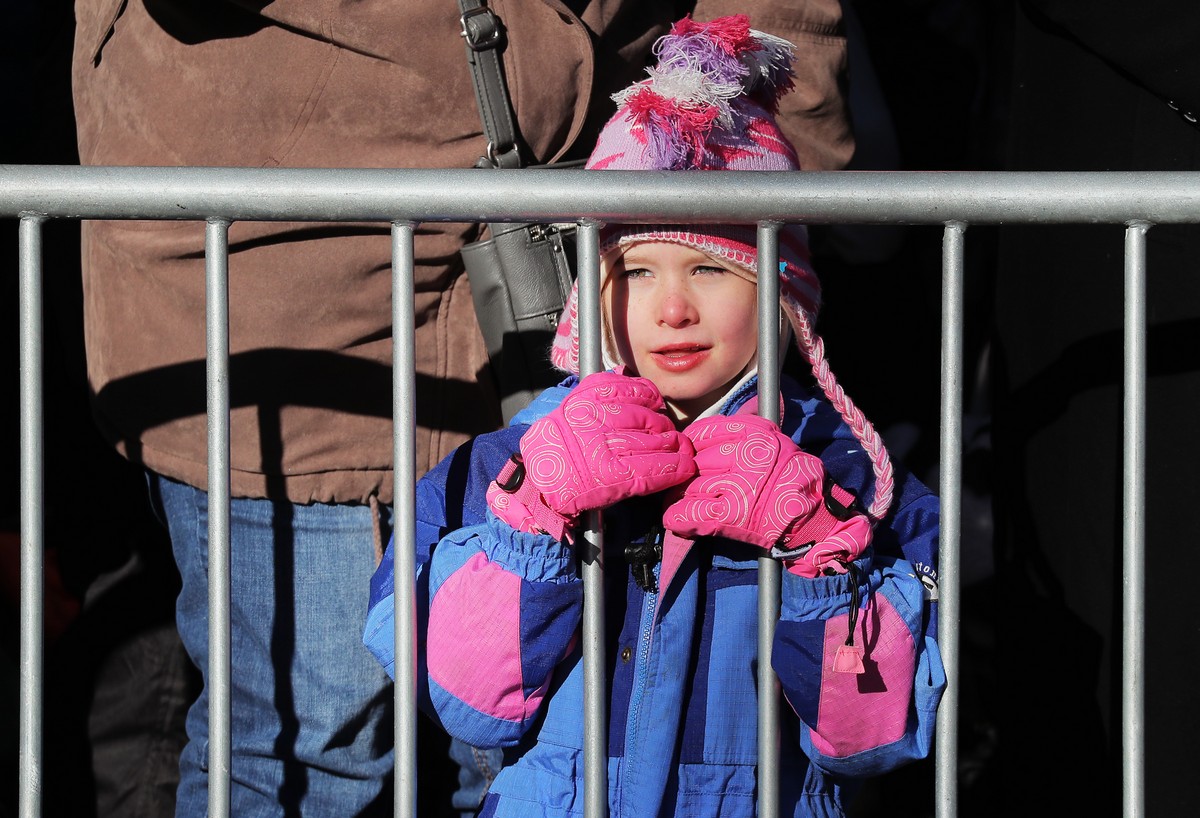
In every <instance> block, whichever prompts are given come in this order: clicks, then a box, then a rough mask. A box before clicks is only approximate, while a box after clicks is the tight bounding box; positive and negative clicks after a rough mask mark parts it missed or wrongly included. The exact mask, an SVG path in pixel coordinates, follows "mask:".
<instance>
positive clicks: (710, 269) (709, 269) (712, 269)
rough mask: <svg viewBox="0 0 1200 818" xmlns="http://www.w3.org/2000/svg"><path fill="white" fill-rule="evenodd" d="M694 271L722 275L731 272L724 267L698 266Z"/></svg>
mask: <svg viewBox="0 0 1200 818" xmlns="http://www.w3.org/2000/svg"><path fill="white" fill-rule="evenodd" d="M694 272H697V273H700V274H702V275H720V274H721V273H727V272H729V271H728V270H726V269H725V268H724V267H697V268H696V269H695V271H694Z"/></svg>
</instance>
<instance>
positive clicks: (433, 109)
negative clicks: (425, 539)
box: [73, 0, 853, 503]
mask: <svg viewBox="0 0 1200 818" xmlns="http://www.w3.org/2000/svg"><path fill="white" fill-rule="evenodd" d="M490 5H491V7H492V8H493V9H494V10H495V11H496V13H497V14H498V15H499V16H500V17H501V19H502V20H503V21H504V23H505V26H506V28H507V37H508V46H507V48H506V50H505V52H504V55H503V59H504V67H505V75H506V78H507V80H508V84H509V91H510V93H511V95H512V98H513V105H514V108H515V111H516V114H517V118H518V122H519V129H520V132H521V134H522V136H523V138H524V140H525V141H526V142H527V143H528V145H529V147H530V149H531V152H532V154H533V157H532V158H533V159H534V160H535V161H538V162H546V161H553V160H556V159H559V158H564V157H567V158H571V157H576V158H582V157H586V156H587V154H588V152H589V150H590V149H591V146H592V144H593V141H594V139H595V136H596V133H597V132H598V130H599V128H600V126H601V125H602V124H603V123H604V121H605V120H606V119H607V118H608V117H609V116H610V115H611V114H612V113H613V109H614V106H613V103H612V102H611V100H610V99H609V95H610V94H611V93H613V92H615V91H616V90H619V89H620V88H622V87H624V86H626V85H628V84H629V83H630V82H632V81H634V80H635V79H638V78H640V77H641V76H642V70H643V68H644V67H645V65H646V63H647V60H648V59H650V57H651V55H650V53H649V52H650V47H651V45H652V43H653V42H654V40H655V39H656V38H657V37H658V36H659V35H661V34H663V33H665V32H666V30H667V28H668V27H669V25H670V23H671V22H672V21H673V20H675V19H678V18H679V17H682V16H683V14H684V13H687V12H689V11H693V12H694V16H695V17H696V18H697V19H701V20H706V19H712V18H714V17H718V16H721V15H724V14H732V13H746V14H749V15H750V20H751V24H752V25H753V26H754V27H755V28H758V29H761V30H764V31H768V32H770V33H773V34H777V35H779V36H781V37H785V38H787V39H789V40H791V41H792V42H793V43H795V44H796V46H797V62H796V71H797V82H796V86H797V90H796V91H795V92H794V93H793V94H791V95H790V96H788V97H787V98H785V101H784V102H785V108H784V110H783V111H782V114H781V121H782V124H783V126H784V129H785V131H786V132H787V133H788V135H789V136H790V137H791V139H792V140H793V141H794V142H795V144H796V146H797V148H798V150H799V153H800V158H801V161H802V162H803V165H804V167H806V168H811V169H835V168H840V167H842V166H844V165H845V163H846V162H847V161H848V160H849V157H850V154H851V152H852V151H853V141H852V138H851V135H850V128H849V122H848V117H847V113H846V108H845V104H844V95H843V90H844V89H843V88H842V87H841V83H842V82H844V80H845V76H844V72H845V65H846V42H845V38H844V35H843V32H842V27H841V11H840V8H839V5H838V0H796V1H795V2H779V1H778V0H776V2H772V1H771V0H741V2H734V0H729V1H728V2H706V1H705V0H699V1H698V2H694V3H677V2H671V0H492V2H491V3H490ZM693 6H694V8H693ZM76 19H77V29H76V43H75V59H74V69H73V79H74V95H75V108H76V117H77V126H78V134H79V150H80V157H81V162H82V163H83V164H87V165H150V166H187V165H200V166H240V167H247V166H248V167H284V166H286V167H394V168H418V167H470V166H472V165H473V164H474V162H475V160H476V159H477V158H478V157H479V155H480V154H481V153H482V151H483V147H484V142H485V140H484V138H483V136H482V127H481V124H480V121H479V113H478V110H477V107H476V104H475V98H474V91H473V89H472V86H471V79H470V74H469V72H468V68H467V62H466V57H465V54H464V47H463V42H462V39H461V38H460V36H459V28H460V26H459V22H458V8H457V5H456V4H455V3H453V2H450V0H436V1H435V0H276V1H275V2H268V1H267V0H77V2H76ZM473 238H474V227H473V226H472V225H460V224H428V225H422V226H420V227H419V228H418V231H417V238H416V290H417V291H416V308H417V316H416V322H417V345H416V357H417V370H418V375H417V378H418V381H417V389H418V401H417V415H418V418H417V420H418V429H417V458H418V460H417V468H418V471H419V472H422V473H423V472H424V471H426V470H427V469H428V468H430V467H431V466H432V465H433V464H435V463H436V462H437V461H438V460H439V459H440V458H441V457H443V456H444V455H445V454H447V453H448V452H449V451H451V450H452V449H453V448H454V447H455V446H457V445H458V444H460V443H462V442H463V441H464V440H465V439H466V438H467V437H468V436H470V435H473V434H476V433H479V432H484V431H488V430H490V429H493V428H495V427H496V426H497V425H498V424H499V423H500V412H499V405H498V402H497V400H496V397H495V395H494V394H492V393H491V392H492V390H491V389H490V388H489V387H488V386H487V385H486V384H487V383H488V380H489V379H488V378H487V377H482V376H483V375H485V367H486V366H487V355H486V352H485V350H484V347H483V342H482V339H481V338H480V336H479V330H478V327H477V324H476V322H475V317H474V312H473V308H472V303H471V297H470V293H469V291H468V288H467V282H466V277H465V275H464V274H463V270H462V264H461V262H460V260H459V258H458V255H457V251H458V249H459V248H460V247H461V245H462V244H463V242H464V241H470V240H472V239H473ZM229 242H230V259H229V270H230V355H231V361H230V366H231V372H230V392H231V400H232V403H233V414H232V431H231V435H232V441H231V444H232V453H231V454H232V489H233V494H234V496H240V497H273V498H279V499H283V498H287V499H289V500H291V501H293V502H297V503H311V502H323V503H364V502H367V501H368V500H369V499H371V498H372V497H374V498H377V499H379V500H380V501H382V502H385V503H386V502H390V501H391V494H392V475H391V466H392V457H391V455H392V442H391V436H392V423H391V314H390V313H391V306H390V301H391V273H390V265H391V261H390V260H391V242H390V236H389V228H388V225H354V224H289V223H235V224H233V225H232V226H231V227H230V232H229ZM83 271H84V299H85V306H84V318H85V337H86V342H87V356H88V370H89V377H90V382H91V387H92V389H93V390H94V397H93V406H94V410H95V415H96V418H97V421H98V423H99V425H100V428H101V429H102V431H103V432H104V434H105V435H106V436H107V437H108V438H109V439H110V440H111V441H112V442H113V444H114V445H116V446H117V447H118V448H119V449H120V450H121V451H122V452H123V453H124V454H125V455H126V456H127V457H129V458H130V459H131V460H133V461H135V462H138V463H141V464H143V465H144V466H146V467H147V468H149V469H151V470H154V471H156V472H158V473H160V474H163V475H165V476H167V477H170V478H174V479H176V480H180V481H182V482H185V483H188V484H191V485H194V486H198V487H201V488H205V487H206V483H207V471H206V470H207V466H206V462H207V455H206V433H205V423H206V415H205V377H204V354H205V320H204V225H203V224H202V223H195V222H178V223H177V222H147V221H105V222H87V223H85V225H84V230H83Z"/></svg>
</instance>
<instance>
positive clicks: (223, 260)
mask: <svg viewBox="0 0 1200 818" xmlns="http://www.w3.org/2000/svg"><path fill="white" fill-rule="evenodd" d="M204 274H205V282H206V287H207V308H206V309H207V314H208V353H207V354H208V362H207V371H208V814H209V815H210V816H211V818H228V816H229V811H230V800H229V793H230V785H229V777H230V768H231V756H232V712H233V707H232V699H231V697H232V684H231V682H232V663H231V656H230V654H231V652H232V651H231V647H230V645H231V642H230V626H229V604H230V571H231V563H230V508H229V222H228V221H226V220H224V219H210V220H209V221H208V225H207V227H206V229H205V236H204Z"/></svg>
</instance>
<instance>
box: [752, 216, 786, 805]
mask: <svg viewBox="0 0 1200 818" xmlns="http://www.w3.org/2000/svg"><path fill="white" fill-rule="evenodd" d="M779 356H780V351H779V225H778V224H777V223H774V222H763V223H761V224H759V226H758V414H759V415H760V416H762V417H764V418H766V419H767V420H770V421H771V422H773V423H779V422H780V420H781V418H780V417H779V369H780V366H779V364H780V362H779ZM782 583H783V579H782V576H781V574H780V568H779V563H778V562H776V561H775V560H773V559H771V558H770V557H760V558H759V560H758V815H759V818H778V815H779V680H778V679H777V678H776V677H775V669H774V668H772V667H771V646H772V643H773V642H774V641H775V623H776V622H777V621H778V620H779V605H780V597H781V595H782Z"/></svg>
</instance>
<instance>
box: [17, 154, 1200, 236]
mask: <svg viewBox="0 0 1200 818" xmlns="http://www.w3.org/2000/svg"><path fill="white" fill-rule="evenodd" d="M485 183H486V184H485ZM21 213H29V214H36V215H42V216H51V217H73V218H81V219H198V220H204V219H209V218H220V219H231V220H241V221H313V220H315V221H382V222H390V221H392V220H393V219H395V218H397V217H399V216H402V217H403V218H405V219H408V220H411V221H417V222H429V221H441V222H476V221H520V222H524V221H564V222H573V221H577V220H579V219H592V220H597V221H609V220H611V221H644V222H672V221H682V222H698V223H712V222H740V223H744V224H755V223H758V222H761V221H780V222H789V221H790V222H795V221H800V222H807V223H810V224H836V223H861V224H945V223H947V222H951V221H957V222H963V223H965V224H1000V223H1033V224H1066V223H1110V224H1125V223H1128V222H1132V221H1137V222H1147V223H1152V224H1169V223H1180V222H1195V221H1197V220H1200V171H1190V172H1186V173H1175V172H1145V173H1115V172H1110V173H1105V172H1092V173H1051V172H1041V173H1015V172H962V171H959V172H904V173H896V172H877V171H858V172H836V173H835V172H804V173H795V172H783V171H778V172H775V171H725V172H722V173H671V172H662V173H658V172H647V171H605V172H603V173H597V172H595V171H587V170H545V169H541V170H538V169H525V170H519V171H504V170H501V171H496V172H493V171H488V176H487V178H486V179H483V178H481V176H480V172H479V171H477V170H463V169H453V170H383V169H352V170H338V169H326V168H315V169H290V168H112V167H74V166H67V167H64V166H56V165H0V216H17V215H19V214H21Z"/></svg>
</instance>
